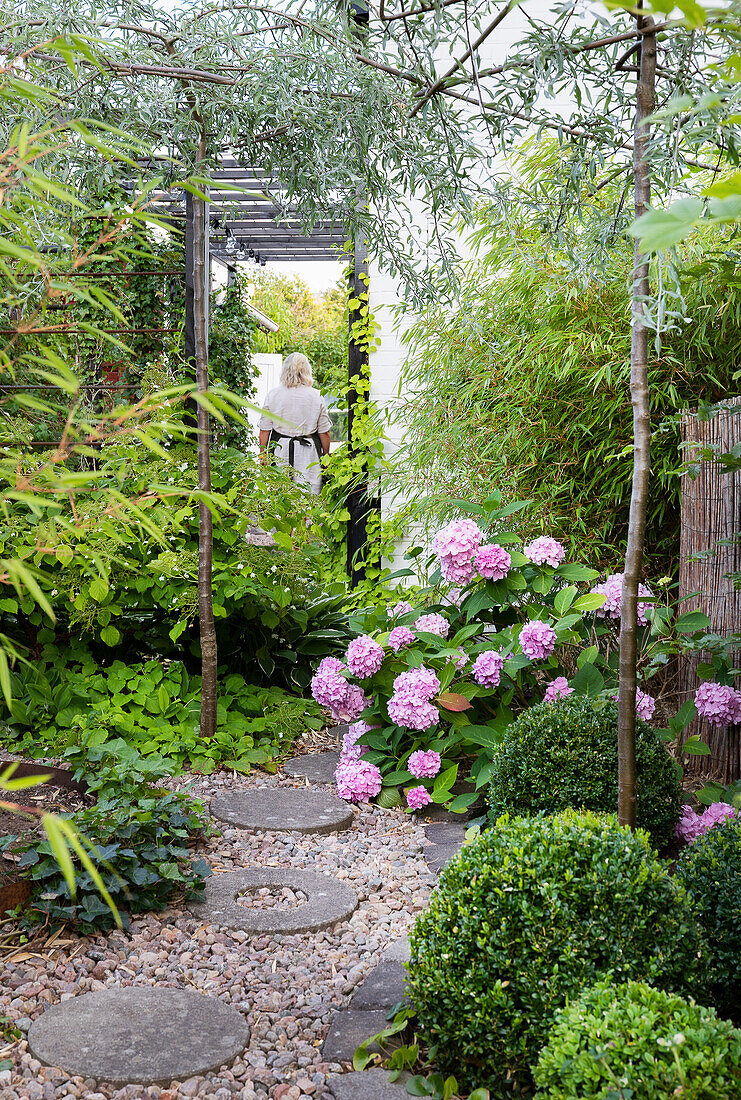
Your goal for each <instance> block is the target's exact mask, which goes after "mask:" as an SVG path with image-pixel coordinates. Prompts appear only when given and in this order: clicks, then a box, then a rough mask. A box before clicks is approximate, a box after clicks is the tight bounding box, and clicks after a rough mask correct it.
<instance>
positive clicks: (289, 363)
mask: <svg viewBox="0 0 741 1100" xmlns="http://www.w3.org/2000/svg"><path fill="white" fill-rule="evenodd" d="M280 384H281V386H285V387H286V388H287V389H289V390H290V389H293V388H294V387H295V386H313V385H314V376H313V375H312V373H311V363H310V362H309V360H308V359H307V358H306V356H305V355H302V353H301V352H300V351H292V352H291V354H290V355H287V356H286V357H285V359H284V360H283V368H282V370H281V372H280Z"/></svg>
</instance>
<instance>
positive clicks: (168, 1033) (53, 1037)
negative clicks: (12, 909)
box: [28, 986, 250, 1085]
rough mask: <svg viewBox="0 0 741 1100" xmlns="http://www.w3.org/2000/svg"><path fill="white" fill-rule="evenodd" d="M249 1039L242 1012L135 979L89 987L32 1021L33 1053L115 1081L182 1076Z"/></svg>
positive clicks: (227, 1058)
mask: <svg viewBox="0 0 741 1100" xmlns="http://www.w3.org/2000/svg"><path fill="white" fill-rule="evenodd" d="M249 1040H250V1032H249V1028H248V1027H247V1024H246V1022H245V1020H244V1018H243V1017H242V1016H241V1015H240V1013H239V1012H237V1010H236V1009H235V1008H232V1007H231V1006H230V1005H227V1004H224V1003H223V1002H222V1001H219V1000H217V999H216V998H215V997H204V996H203V995H202V994H200V993H196V992H194V991H193V990H190V989H154V988H151V987H150V986H131V987H129V988H127V989H116V988H114V989H104V990H101V991H99V992H96V993H84V994H81V995H80V996H79V997H72V998H70V1000H68V1001H63V1002H62V1003H61V1004H57V1005H53V1006H52V1007H51V1008H49V1009H47V1010H46V1012H45V1013H44V1014H43V1016H39V1018H38V1019H37V1020H34V1022H33V1024H32V1025H31V1028H30V1030H29V1033H28V1044H29V1049H30V1051H31V1053H32V1054H33V1056H34V1058H38V1060H39V1061H40V1062H45V1063H46V1064H47V1065H50V1066H59V1068H60V1069H63V1070H64V1071H65V1073H68V1074H69V1075H70V1076H72V1077H93V1078H95V1080H96V1081H109V1082H110V1083H111V1084H114V1085H126V1084H142V1085H144V1084H155V1083H163V1084H165V1083H169V1082H170V1081H173V1080H179V1081H184V1080H185V1079H186V1078H188V1077H195V1076H199V1075H202V1074H205V1073H208V1072H209V1071H211V1070H215V1069H218V1068H219V1067H220V1066H223V1065H226V1064H228V1063H230V1062H231V1061H233V1059H234V1058H236V1057H237V1055H238V1054H241V1053H242V1051H243V1050H244V1049H245V1047H246V1046H247V1044H248V1043H249Z"/></svg>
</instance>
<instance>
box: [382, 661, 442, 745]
mask: <svg viewBox="0 0 741 1100" xmlns="http://www.w3.org/2000/svg"><path fill="white" fill-rule="evenodd" d="M439 690H440V681H439V680H438V678H437V676H436V675H435V673H434V672H433V671H432V669H430V668H412V669H410V670H409V671H408V672H401V673H399V675H398V676H397V677H396V679H395V680H394V693H393V695H392V696H391V698H390V699H389V701H388V715H389V718H390V719H391V721H392V722H394V723H395V724H396V725H397V726H404V727H405V728H406V729H412V730H426V729H429V728H430V727H431V726H434V725H436V724H437V722H438V721H439V719H440V715H439V713H438V710H437V707H435V706H433V705H432V703H430V702H429V700H430V699H431V698H432V697H433V695H436V694H437V692H438V691H439Z"/></svg>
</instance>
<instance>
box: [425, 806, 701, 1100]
mask: <svg viewBox="0 0 741 1100" xmlns="http://www.w3.org/2000/svg"><path fill="white" fill-rule="evenodd" d="M410 939H411V964H410V967H409V986H410V992H411V997H412V1001H413V1003H414V1006H415V1008H416V1010H417V1023H418V1027H419V1031H420V1033H421V1034H422V1036H423V1037H424V1038H425V1039H426V1040H427V1041H428V1042H429V1043H431V1044H436V1045H437V1057H438V1060H439V1062H440V1063H441V1067H442V1069H443V1070H446V1071H448V1072H451V1073H454V1074H455V1076H456V1078H457V1079H458V1081H459V1083H465V1084H467V1085H469V1086H470V1087H474V1086H485V1087H487V1088H489V1089H491V1090H492V1092H493V1093H494V1094H495V1095H497V1096H498V1095H499V1093H500V1091H505V1092H507V1094H508V1095H510V1094H512V1095H520V1094H521V1091H522V1090H523V1089H525V1090H526V1089H527V1088H528V1087H529V1086H530V1084H531V1075H530V1067H531V1066H533V1065H534V1064H535V1062H536V1060H537V1056H538V1052H539V1051H540V1049H541V1047H542V1046H543V1045H544V1044H545V1041H546V1039H547V1037H548V1031H549V1028H550V1026H551V1023H552V1021H553V1018H554V1016H555V1014H556V1012H557V1011H558V1009H559V1008H561V1007H563V1005H564V1004H565V1002H566V999H567V998H568V997H573V996H576V995H578V993H579V992H580V991H581V990H582V989H583V988H584V987H585V986H590V985H593V984H594V983H595V982H596V981H598V980H599V979H600V978H602V977H607V976H609V977H612V978H614V979H615V980H616V981H625V980H629V979H645V980H646V981H650V982H652V983H654V984H656V985H659V986H665V987H667V988H669V989H677V990H682V991H685V990H686V991H688V992H689V991H692V989H693V987H694V982H695V976H696V975H697V973H698V970H699V949H700V940H699V931H698V928H697V925H696V923H695V920H694V917H693V914H692V909H691V906H690V903H689V900H688V898H687V895H686V893H685V891H684V889H683V888H682V887H681V886H680V885H679V884H677V883H675V882H674V881H673V879H672V878H671V876H670V875H669V872H668V870H667V869H666V867H665V866H664V865H663V864H662V863H661V862H660V861H659V860H658V859H657V858H656V857H655V856H654V854H653V852H652V851H651V847H650V844H649V839H648V836H647V835H646V833H644V832H642V831H638V832H631V831H630V830H628V829H624V828H622V827H621V826H619V825H618V823H617V821H616V820H615V818H612V817H606V816H604V817H600V816H597V815H596V814H592V813H581V814H580V813H576V812H574V811H572V810H567V811H565V812H564V813H562V814H560V815H558V816H557V817H553V818H546V817H531V818H517V819H515V820H510V819H509V818H507V817H502V818H500V819H499V820H498V821H497V822H496V823H495V824H494V826H493V828H491V829H489V830H487V831H486V832H485V833H482V834H481V835H480V836H479V837H477V839H476V840H474V842H473V843H472V844H470V845H469V846H467V847H465V848H463V850H462V851H461V852H460V853H459V855H458V856H456V857H455V858H454V859H453V860H451V862H450V863H449V864H448V865H447V867H446V868H445V869H444V871H443V872H442V874H441V876H440V883H439V886H438V888H437V889H436V890H435V892H434V893H433V895H432V898H431V900H430V905H429V908H428V909H427V911H426V912H425V913H423V914H422V915H421V916H420V917H419V919H418V920H417V923H416V924H415V926H414V929H413V931H412V934H411V937H410Z"/></svg>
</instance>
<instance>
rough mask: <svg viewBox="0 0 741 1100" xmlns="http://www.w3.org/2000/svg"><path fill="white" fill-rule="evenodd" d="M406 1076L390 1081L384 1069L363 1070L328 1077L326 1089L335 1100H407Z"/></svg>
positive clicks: (404, 1074)
mask: <svg viewBox="0 0 741 1100" xmlns="http://www.w3.org/2000/svg"><path fill="white" fill-rule="evenodd" d="M408 1076H409V1074H408V1073H402V1074H401V1076H400V1077H399V1079H398V1080H397V1081H391V1080H389V1075H388V1073H387V1072H386V1070H385V1069H365V1070H363V1072H362V1073H343V1074H342V1075H339V1074H337V1075H335V1076H333V1077H330V1078H329V1080H328V1081H327V1087H328V1088H329V1091H330V1092H331V1093H332V1096H334V1098H335V1100H404V1098H405V1097H406V1098H407V1100H408V1096H409V1094H408V1093H407V1090H406V1080H407V1078H408Z"/></svg>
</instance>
